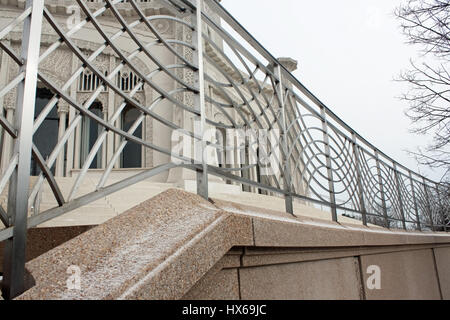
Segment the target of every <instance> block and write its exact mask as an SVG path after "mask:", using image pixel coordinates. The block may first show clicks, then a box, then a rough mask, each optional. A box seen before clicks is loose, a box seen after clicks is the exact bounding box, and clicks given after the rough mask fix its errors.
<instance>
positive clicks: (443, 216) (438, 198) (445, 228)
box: [436, 183, 447, 232]
mask: <svg viewBox="0 0 450 320" xmlns="http://www.w3.org/2000/svg"><path fill="white" fill-rule="evenodd" d="M436 196H437V201H438V205H439V212H440V214H441V219H442V224H443V225H442V226H443V227H444V232H447V224H446V223H445V214H444V206H443V204H442V201H441V196H440V191H439V184H438V183H436Z"/></svg>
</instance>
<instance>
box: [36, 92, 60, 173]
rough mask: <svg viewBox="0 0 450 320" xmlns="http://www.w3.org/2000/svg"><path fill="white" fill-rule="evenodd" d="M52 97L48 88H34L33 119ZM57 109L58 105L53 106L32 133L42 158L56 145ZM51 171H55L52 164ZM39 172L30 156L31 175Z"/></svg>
mask: <svg viewBox="0 0 450 320" xmlns="http://www.w3.org/2000/svg"><path fill="white" fill-rule="evenodd" d="M52 98H53V93H51V91H50V90H48V89H46V88H38V89H37V90H36V102H35V107H34V119H35V120H36V118H37V117H38V116H39V115H40V114H41V112H42V110H43V109H44V107H45V106H46V105H47V104H48V102H49V101H50V100H51V99H52ZM57 110H58V105H55V106H53V108H52V110H51V111H50V113H49V114H48V115H47V117H45V120H44V121H43V122H42V124H41V125H40V126H39V128H38V129H37V131H36V132H35V134H34V135H33V143H34V144H35V145H36V147H37V149H38V150H39V152H40V153H41V155H42V157H43V158H44V160H46V159H47V158H48V157H49V156H50V154H51V153H52V151H53V149H54V148H55V146H56V143H57V142H58V126H59V118H58V111H57ZM52 172H53V173H55V172H54V166H53V168H52ZM40 173H41V168H40V167H39V165H38V164H37V162H36V161H35V160H34V158H31V169H30V174H31V175H32V176H37V175H38V174H40Z"/></svg>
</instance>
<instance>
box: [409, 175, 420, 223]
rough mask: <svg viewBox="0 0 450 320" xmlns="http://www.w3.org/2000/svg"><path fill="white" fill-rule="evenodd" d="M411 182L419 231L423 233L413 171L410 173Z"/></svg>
mask: <svg viewBox="0 0 450 320" xmlns="http://www.w3.org/2000/svg"><path fill="white" fill-rule="evenodd" d="M409 181H410V183H411V194H412V198H413V202H414V212H415V213H416V219H417V230H419V231H422V227H421V226H420V215H419V208H418V207H417V200H416V192H415V190H416V188H414V181H413V177H412V173H411V171H409Z"/></svg>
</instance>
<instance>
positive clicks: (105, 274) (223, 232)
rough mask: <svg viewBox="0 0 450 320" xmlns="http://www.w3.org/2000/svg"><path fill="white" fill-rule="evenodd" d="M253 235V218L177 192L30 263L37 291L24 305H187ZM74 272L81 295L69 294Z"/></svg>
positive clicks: (27, 294) (75, 291)
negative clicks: (187, 297)
mask: <svg viewBox="0 0 450 320" xmlns="http://www.w3.org/2000/svg"><path fill="white" fill-rule="evenodd" d="M251 234H252V232H251V219H250V218H248V217H244V216H237V215H233V214H230V213H226V212H225V211H223V210H221V209H219V208H217V207H216V206H214V205H213V204H211V203H209V202H208V201H206V200H204V199H202V198H201V197H199V196H197V195H194V194H190V193H187V192H184V191H181V190H175V189H171V190H168V191H166V192H163V193H161V194H159V195H158V196H156V197H154V198H152V199H150V200H148V201H145V202H143V203H141V204H140V205H138V206H136V207H134V208H132V209H130V210H128V211H126V212H125V213H123V214H121V215H119V216H117V217H115V218H113V219H111V220H109V221H107V222H106V223H104V224H102V225H100V226H98V227H95V228H93V229H91V230H89V231H87V232H85V233H83V234H81V235H80V236H78V237H76V238H74V239H72V240H70V241H68V242H66V243H64V244H63V245H61V246H59V247H56V248H54V249H52V250H50V251H49V252H47V253H45V254H43V255H41V256H39V257H37V258H36V259H34V260H32V261H30V262H28V263H27V265H26V267H27V269H28V270H29V271H30V272H31V274H32V275H33V276H34V278H35V280H36V286H34V287H33V288H31V289H30V290H28V291H27V292H25V293H24V294H23V295H21V296H20V297H19V298H18V299H177V298H181V297H182V296H183V295H184V294H185V293H186V292H187V291H188V290H189V289H190V288H191V287H192V286H193V285H194V284H195V283H196V282H197V281H198V280H199V279H200V278H201V277H202V276H203V275H204V274H206V272H207V271H208V270H210V269H211V267H212V266H213V265H214V264H215V263H217V261H219V260H220V258H222V257H223V256H224V255H225V254H226V253H227V252H228V251H229V250H230V249H231V248H232V247H233V246H244V245H252V244H253V239H252V237H251ZM71 266H75V267H78V268H79V270H80V287H81V289H80V290H78V289H68V285H67V281H68V279H69V277H71V275H70V274H69V273H68V268H69V267H71ZM69 270H70V269H69Z"/></svg>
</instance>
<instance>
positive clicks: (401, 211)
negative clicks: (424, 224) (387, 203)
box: [393, 162, 406, 230]
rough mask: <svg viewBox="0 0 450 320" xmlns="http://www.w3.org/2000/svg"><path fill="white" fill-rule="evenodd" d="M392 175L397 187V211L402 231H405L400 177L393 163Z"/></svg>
mask: <svg viewBox="0 0 450 320" xmlns="http://www.w3.org/2000/svg"><path fill="white" fill-rule="evenodd" d="M393 164H394V175H395V183H396V186H397V195H398V203H399V207H400V208H399V209H400V214H401V216H402V224H403V229H405V230H406V218H405V210H404V208H403V198H402V190H401V188H400V177H399V172H398V169H397V164H396V163H395V162H394V163H393Z"/></svg>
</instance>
